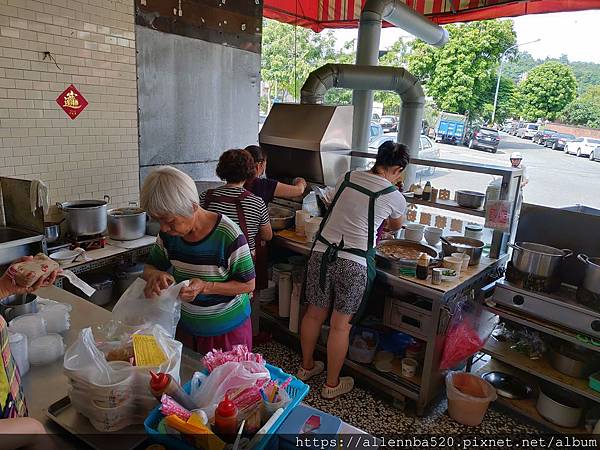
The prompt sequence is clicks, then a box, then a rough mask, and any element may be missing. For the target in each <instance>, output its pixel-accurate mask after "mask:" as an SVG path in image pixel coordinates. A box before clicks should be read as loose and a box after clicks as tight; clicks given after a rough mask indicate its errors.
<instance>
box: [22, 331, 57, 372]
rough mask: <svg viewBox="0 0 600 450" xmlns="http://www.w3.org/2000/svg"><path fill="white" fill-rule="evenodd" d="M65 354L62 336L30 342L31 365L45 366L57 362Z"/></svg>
mask: <svg viewBox="0 0 600 450" xmlns="http://www.w3.org/2000/svg"><path fill="white" fill-rule="evenodd" d="M64 353H65V344H64V342H63V338H62V336H61V335H60V334H56V333H52V334H48V335H46V336H39V337H37V338H35V339H31V341H30V342H29V363H30V364H31V365H32V366H43V365H45V364H50V363H51V362H53V361H56V360H57V359H58V358H60V357H61V356H62V355H64Z"/></svg>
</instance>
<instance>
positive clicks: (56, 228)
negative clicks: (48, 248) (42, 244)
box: [44, 219, 64, 243]
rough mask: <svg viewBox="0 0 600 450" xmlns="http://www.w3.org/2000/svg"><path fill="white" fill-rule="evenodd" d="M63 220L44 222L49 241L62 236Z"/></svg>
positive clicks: (45, 234) (45, 233)
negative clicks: (61, 225)
mask: <svg viewBox="0 0 600 450" xmlns="http://www.w3.org/2000/svg"><path fill="white" fill-rule="evenodd" d="M63 220H64V219H63ZM61 222H62V220H61V221H60V222H44V236H45V237H46V241H47V242H48V243H50V242H55V241H57V240H58V238H59V237H60V224H61Z"/></svg>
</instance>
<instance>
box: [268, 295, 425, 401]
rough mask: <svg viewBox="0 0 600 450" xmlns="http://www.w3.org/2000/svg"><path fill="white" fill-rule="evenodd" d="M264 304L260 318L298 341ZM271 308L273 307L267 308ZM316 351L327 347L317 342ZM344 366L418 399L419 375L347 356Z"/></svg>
mask: <svg viewBox="0 0 600 450" xmlns="http://www.w3.org/2000/svg"><path fill="white" fill-rule="evenodd" d="M265 306H266V307H267V308H268V305H265V304H262V305H261V312H260V316H261V319H264V320H265V321H266V322H267V323H268V324H269V325H270V326H272V327H273V329H276V330H277V331H279V332H280V333H282V334H284V335H286V336H287V337H289V338H291V339H292V340H294V341H297V342H298V343H299V341H300V336H299V335H298V334H296V333H292V332H291V331H290V330H289V328H288V327H287V325H286V321H285V319H281V318H279V317H276V316H274V315H273V314H272V313H270V312H269V311H267V310H265ZM272 308H273V307H271V308H268V309H272ZM317 351H318V352H321V353H322V354H326V352H327V349H326V348H325V346H323V345H320V344H317ZM344 368H345V369H347V370H348V371H350V372H351V373H353V374H356V375H358V376H360V377H361V378H362V379H364V380H365V381H367V382H368V383H369V384H370V385H371V386H372V387H374V388H376V389H379V390H384V391H385V392H386V393H388V394H390V395H391V396H393V397H398V395H400V396H401V397H408V398H410V399H413V400H418V399H419V391H420V383H421V377H420V376H418V377H414V378H403V377H400V376H395V375H393V374H386V373H379V372H377V371H376V369H374V368H372V367H370V366H368V365H366V364H360V363H356V362H354V361H351V360H350V359H348V358H346V359H345V360H344Z"/></svg>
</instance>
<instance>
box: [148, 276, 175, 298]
mask: <svg viewBox="0 0 600 450" xmlns="http://www.w3.org/2000/svg"><path fill="white" fill-rule="evenodd" d="M145 279H146V287H145V288H144V295H145V296H146V298H152V297H156V296H158V295H160V293H161V292H162V291H164V290H165V289H167V288H168V287H169V286H171V285H172V284H173V283H175V278H173V276H172V275H171V274H169V273H167V272H163V271H161V270H153V271H152V272H151V273H150V274H148V276H146V277H145Z"/></svg>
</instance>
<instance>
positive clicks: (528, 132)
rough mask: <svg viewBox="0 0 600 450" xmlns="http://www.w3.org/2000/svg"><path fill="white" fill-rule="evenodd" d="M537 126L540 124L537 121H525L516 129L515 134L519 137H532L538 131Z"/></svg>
mask: <svg viewBox="0 0 600 450" xmlns="http://www.w3.org/2000/svg"><path fill="white" fill-rule="evenodd" d="M539 128H540V126H539V125H538V124H537V123H526V124H525V125H523V126H522V127H521V128H519V129H518V130H517V134H516V135H515V136H517V137H519V138H521V139H533V136H535V133H537V132H538V129H539Z"/></svg>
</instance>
